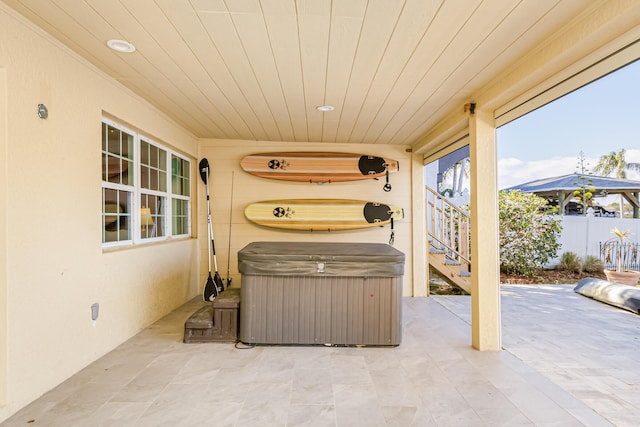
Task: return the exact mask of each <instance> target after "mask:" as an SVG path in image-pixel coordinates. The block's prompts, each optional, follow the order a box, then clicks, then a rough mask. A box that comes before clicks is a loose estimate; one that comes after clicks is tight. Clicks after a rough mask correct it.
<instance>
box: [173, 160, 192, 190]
mask: <svg viewBox="0 0 640 427" xmlns="http://www.w3.org/2000/svg"><path fill="white" fill-rule="evenodd" d="M189 175H190V170H189V161H188V160H184V159H181V158H180V157H177V156H172V157H171V187H172V188H171V192H172V193H173V194H178V195H180V196H188V195H189V185H190V183H189V181H190V180H189Z"/></svg>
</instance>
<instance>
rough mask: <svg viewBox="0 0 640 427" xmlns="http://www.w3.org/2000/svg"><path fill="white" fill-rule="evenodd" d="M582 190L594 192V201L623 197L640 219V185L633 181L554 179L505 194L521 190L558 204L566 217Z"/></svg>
mask: <svg viewBox="0 0 640 427" xmlns="http://www.w3.org/2000/svg"><path fill="white" fill-rule="evenodd" d="M581 188H587V189H594V190H595V191H594V192H593V196H594V197H598V196H611V195H616V194H621V195H622V196H623V197H624V198H625V200H626V201H627V202H628V203H629V204H630V205H631V206H632V207H633V217H634V218H638V217H640V203H639V199H640V196H639V195H640V181H634V180H631V179H618V178H611V177H608V176H596V175H580V174H576V173H573V174H569V175H562V176H556V177H552V178H543V179H537V180H535V181H529V182H525V183H524V184H520V185H515V186H513V187H509V188H505V190H506V191H511V190H519V191H521V192H522V193H534V194H536V195H537V196H540V197H542V198H544V199H547V200H557V201H558V210H559V213H560V214H561V215H562V214H563V213H564V208H565V207H566V206H567V204H568V203H569V201H570V200H571V199H572V198H573V192H574V191H575V190H580V189H581Z"/></svg>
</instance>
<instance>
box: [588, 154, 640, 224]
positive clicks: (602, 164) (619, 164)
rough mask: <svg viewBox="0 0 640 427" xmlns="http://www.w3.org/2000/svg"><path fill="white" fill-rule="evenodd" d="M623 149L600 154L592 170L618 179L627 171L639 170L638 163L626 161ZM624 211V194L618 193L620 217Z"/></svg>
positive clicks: (625, 174)
mask: <svg viewBox="0 0 640 427" xmlns="http://www.w3.org/2000/svg"><path fill="white" fill-rule="evenodd" d="M624 155H625V149H624V148H623V149H621V150H620V151H618V152H617V153H616V152H615V151H612V152H611V153H609V154H605V155H603V156H600V159H599V160H598V164H597V165H596V167H595V168H593V171H594V172H596V173H601V174H602V175H604V176H611V175H613V176H614V177H616V178H618V179H626V178H627V171H628V170H631V171H636V172H640V163H627V161H626V160H625V159H624ZM623 213H624V196H623V195H622V194H620V218H622V216H623Z"/></svg>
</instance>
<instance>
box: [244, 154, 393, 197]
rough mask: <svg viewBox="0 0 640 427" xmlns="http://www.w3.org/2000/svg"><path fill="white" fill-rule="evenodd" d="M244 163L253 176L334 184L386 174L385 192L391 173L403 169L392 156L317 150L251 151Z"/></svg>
mask: <svg viewBox="0 0 640 427" xmlns="http://www.w3.org/2000/svg"><path fill="white" fill-rule="evenodd" d="M240 166H241V167H242V169H243V170H244V171H246V172H248V173H250V174H252V175H256V176H259V177H262V178H270V179H279V180H284V181H298V182H311V183H330V182H344V181H357V180H362V179H377V178H381V177H385V178H386V184H385V186H384V189H385V191H390V190H391V185H389V173H390V172H397V171H398V169H399V164H398V162H397V161H396V160H392V159H385V158H382V157H376V156H369V155H364V154H353V153H333V152H315V151H309V152H305V151H300V152H274V153H258V154H251V155H249V156H246V157H244V158H243V159H242V160H241V161H240Z"/></svg>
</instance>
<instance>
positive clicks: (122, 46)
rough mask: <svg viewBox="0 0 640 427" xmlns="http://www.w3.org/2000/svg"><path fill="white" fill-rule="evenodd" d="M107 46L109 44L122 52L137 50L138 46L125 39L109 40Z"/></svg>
mask: <svg viewBox="0 0 640 427" xmlns="http://www.w3.org/2000/svg"><path fill="white" fill-rule="evenodd" d="M107 46H109V47H110V48H111V49H113V50H115V51H117V52H122V53H131V52H135V50H136V47H135V46H134V45H132V44H131V43H129V42H128V41H125V40H115V39H114V40H109V41H108V42H107Z"/></svg>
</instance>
